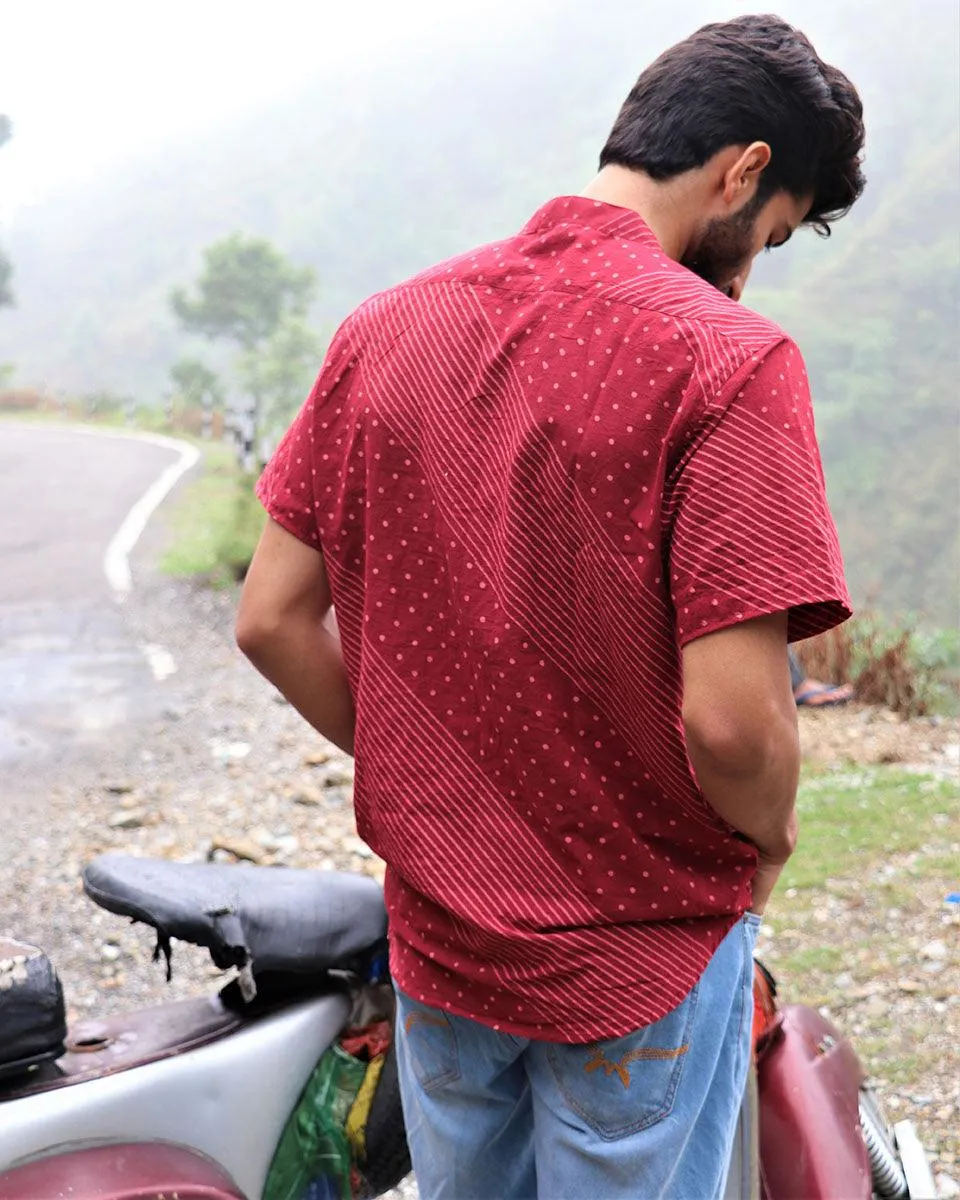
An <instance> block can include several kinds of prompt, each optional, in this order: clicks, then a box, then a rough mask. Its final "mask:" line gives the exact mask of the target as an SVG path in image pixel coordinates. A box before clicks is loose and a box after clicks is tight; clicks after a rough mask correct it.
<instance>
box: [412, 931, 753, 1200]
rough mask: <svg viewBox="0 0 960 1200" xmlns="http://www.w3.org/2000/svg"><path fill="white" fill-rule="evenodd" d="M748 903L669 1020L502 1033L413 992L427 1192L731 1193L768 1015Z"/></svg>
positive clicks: (526, 1196)
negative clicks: (743, 1109)
mask: <svg viewBox="0 0 960 1200" xmlns="http://www.w3.org/2000/svg"><path fill="white" fill-rule="evenodd" d="M759 924H760V918H759V917H757V916H755V915H753V914H752V913H748V914H747V915H746V916H745V917H744V918H743V920H741V921H738V922H737V923H736V925H734V927H733V929H732V930H731V931H730V933H729V934H728V935H727V936H726V938H725V939H724V940H723V942H722V943H721V944H720V946H719V947H718V948H717V950H716V952H715V954H714V955H713V958H712V959H711V960H710V963H709V964H708V966H707V969H706V971H705V972H704V973H703V975H702V976H701V978H700V981H699V983H697V985H696V986H695V987H694V989H693V991H692V992H690V994H689V995H688V996H687V997H686V999H685V1000H683V1001H682V1003H681V1004H680V1005H678V1007H677V1008H675V1009H674V1010H673V1011H672V1012H670V1013H668V1014H667V1015H666V1016H665V1017H663V1018H662V1019H661V1020H659V1021H657V1022H655V1023H654V1024H653V1025H648V1026H646V1027H644V1028H643V1029H640V1030H638V1031H637V1032H636V1033H632V1034H628V1035H627V1036H626V1037H620V1038H611V1039H609V1040H608V1041H603V1042H596V1043H592V1044H590V1045H567V1044H562V1043H556V1042H538V1041H531V1040H529V1039H526V1038H520V1037H514V1036H513V1035H511V1034H505V1033H496V1032H494V1030H492V1029H490V1028H489V1027H488V1026H485V1025H481V1024H479V1023H478V1022H476V1021H470V1020H467V1019H466V1018H464V1017H457V1016H452V1015H450V1014H448V1013H444V1012H441V1011H440V1010H439V1009H435V1008H431V1007H428V1006H427V1005H425V1004H421V1003H419V1002H418V1001H416V1000H412V999H411V998H410V997H409V996H406V995H404V994H402V993H400V992H398V993H397V1059H398V1063H399V1068H400V1089H401V1095H402V1098H403V1111H404V1119H405V1121H406V1125H407V1136H408V1138H409V1141H410V1151H411V1156H412V1158H413V1167H414V1171H415V1172H416V1175H417V1182H418V1184H419V1187H420V1196H421V1200H621V1198H622V1200H627V1198H628V1197H629V1198H630V1200H641V1198H642V1200H654V1198H655V1197H663V1198H667V1197H669V1198H671V1200H715V1198H717V1197H720V1196H722V1195H723V1189H724V1182H725V1179H726V1174H727V1166H728V1163H729V1160H730V1150H731V1145H732V1142H733V1135H734V1129H735V1127H736V1123H737V1116H738V1113H739V1110H740V1104H741V1100H742V1098H743V1093H744V1087H745V1083H746V1074H747V1065H748V1061H749V1055H750V1030H751V1023H752V1015H753V1002H752V986H753V949H754V944H755V942H756V936H757V929H758V928H759Z"/></svg>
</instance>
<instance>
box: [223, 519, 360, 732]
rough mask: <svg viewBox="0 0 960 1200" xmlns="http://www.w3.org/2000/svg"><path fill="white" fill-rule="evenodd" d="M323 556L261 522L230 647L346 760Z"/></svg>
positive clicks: (337, 652) (347, 703) (342, 679)
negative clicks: (236, 647)
mask: <svg viewBox="0 0 960 1200" xmlns="http://www.w3.org/2000/svg"><path fill="white" fill-rule="evenodd" d="M332 606H333V596H332V594H331V592H330V582H329V580H328V578H327V570H326V567H325V566H324V562H323V555H322V554H321V553H320V551H319V549H317V550H314V549H313V548H312V547H310V546H306V545H304V543H303V542H301V541H299V540H298V539H297V538H295V537H294V536H293V534H291V533H287V531H286V530H285V529H284V528H283V527H282V526H281V525H278V524H277V523H276V522H275V521H272V520H268V521H267V525H266V527H265V529H264V531H263V534H262V536H261V538H260V542H259V545H258V546H257V549H256V553H255V554H254V556H253V562H252V563H251V564H250V570H249V571H248V572H247V578H246V581H245V583H244V585H243V593H242V595H241V597H240V608H239V611H238V613H237V629H236V634H237V644H238V645H239V647H240V649H241V650H242V651H243V653H244V654H245V655H246V656H247V658H249V659H250V661H251V662H252V663H253V665H254V666H255V667H256V668H257V670H258V671H259V672H260V673H261V675H264V676H266V678H267V679H269V680H270V682H271V683H272V684H274V685H275V687H277V688H278V689H279V690H280V691H281V692H282V693H283V695H284V696H285V697H286V698H287V699H288V700H289V701H290V703H291V704H292V705H293V706H294V708H295V709H296V710H297V711H298V712H299V713H300V714H301V716H303V717H305V718H306V720H307V721H309V722H310V724H311V725H312V726H313V727H314V729H316V730H317V732H318V733H321V734H322V735H323V736H324V737H325V738H327V739H328V740H329V741H331V742H333V743H334V745H336V746H339V747H340V749H341V750H345V751H346V752H347V753H348V754H352V753H353V733H354V724H355V720H356V714H355V711H354V706H353V697H352V695H351V692H350V685H349V683H348V681H347V671H346V667H345V666H344V662H343V654H342V651H341V648H340V641H339V638H337V637H336V636H335V635H334V634H333V633H331V631H330V629H329V628H328V627H327V620H326V619H327V618H328V616H329V615H330V612H331V608H332Z"/></svg>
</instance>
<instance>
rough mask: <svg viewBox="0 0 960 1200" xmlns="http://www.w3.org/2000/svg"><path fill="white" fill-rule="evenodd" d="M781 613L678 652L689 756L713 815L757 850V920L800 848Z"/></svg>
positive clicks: (793, 720)
mask: <svg viewBox="0 0 960 1200" xmlns="http://www.w3.org/2000/svg"><path fill="white" fill-rule="evenodd" d="M786 646H787V614H786V613H775V614H773V615H771V616H766V617H757V618H755V619H754V620H751V621H744V622H743V623H742V624H739V625H735V626H732V627H731V628H729V629H723V630H720V631H719V632H717V633H711V634H707V635H706V636H705V637H702V638H697V639H696V640H695V641H692V642H690V643H689V644H688V645H687V646H686V647H685V648H684V651H683V689H684V696H683V722H684V729H685V731H686V737H687V752H688V753H689V755H690V761H691V763H692V764H693V769H694V771H695V773H696V776H697V782H698V783H699V785H700V788H701V790H702V792H703V794H704V797H705V798H706V800H707V802H708V803H709V804H710V805H711V807H712V808H713V809H714V810H715V811H716V812H717V813H718V814H719V815H720V816H721V817H723V819H724V820H725V821H727V822H728V823H729V824H730V825H732V826H733V828H734V829H736V830H738V831H739V832H740V833H742V834H743V835H744V836H745V837H747V838H749V839H750V841H752V842H753V843H754V845H755V846H756V847H757V849H758V851H759V854H760V863H759V868H758V871H757V875H756V877H755V879H754V892H753V908H754V911H756V912H762V911H763V907H764V905H765V904H766V902H767V899H768V898H769V896H770V893H771V891H772V890H773V886H774V884H775V883H776V881H777V877H778V876H779V874H780V871H781V870H782V869H783V865H784V863H785V862H786V861H787V859H788V858H789V857H790V855H791V854H792V853H793V849H794V846H795V845H796V840H797V822H796V815H795V813H794V803H795V800H796V792H797V779H798V776H799V770H800V745H799V738H798V733H797V710H796V704H795V702H794V699H793V692H792V690H791V687H790V673H789V669H788V665H787V652H786Z"/></svg>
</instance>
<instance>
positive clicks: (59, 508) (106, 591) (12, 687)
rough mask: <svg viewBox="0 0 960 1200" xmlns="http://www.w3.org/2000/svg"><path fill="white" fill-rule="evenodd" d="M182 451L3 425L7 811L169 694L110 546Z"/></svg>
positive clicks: (0, 626)
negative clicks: (108, 570)
mask: <svg viewBox="0 0 960 1200" xmlns="http://www.w3.org/2000/svg"><path fill="white" fill-rule="evenodd" d="M175 458H176V455H175V453H174V452H173V451H171V450H169V449H167V448H165V447H161V446H157V445H154V444H151V443H147V442H141V441H137V440H134V439H132V438H125V437H118V436H110V435H101V434H90V433H81V432H79V431H73V430H71V429H68V428H63V427H52V426H40V425H38V426H35V427H33V426H31V427H28V426H19V425H13V424H7V423H0V813H2V810H3V809H6V812H5V813H4V814H3V815H5V816H6V817H7V818H9V817H10V816H11V815H12V813H11V806H12V805H13V804H14V803H15V800H16V795H17V793H18V792H20V791H21V790H29V789H21V788H18V786H17V785H18V780H19V781H25V780H26V778H27V777H28V776H33V775H35V774H37V773H40V774H46V773H47V772H48V771H49V770H50V769H51V768H52V767H54V766H57V765H63V764H65V763H67V762H69V759H70V757H71V755H73V754H75V753H77V752H78V751H83V750H86V751H94V752H95V751H96V748H97V746H98V745H99V744H102V743H104V742H106V741H108V740H109V739H110V738H111V737H113V736H117V734H118V732H119V731H122V729H123V727H124V726H125V725H127V724H129V723H130V722H136V721H137V720H139V719H140V718H142V717H144V716H148V715H149V714H150V712H151V710H152V709H153V708H154V705H155V703H156V702H157V695H158V689H157V688H156V686H155V681H154V678H153V674H152V672H151V669H150V666H149V662H148V659H147V657H146V655H145V653H144V650H143V647H142V645H140V644H138V642H137V640H136V637H135V635H134V634H133V632H132V631H131V629H130V627H129V625H128V623H127V622H126V621H125V619H124V611H123V605H122V604H121V603H120V602H118V600H117V598H116V597H115V595H114V594H113V592H112V590H111V587H110V584H109V583H108V580H107V576H106V574H105V572H104V556H105V554H106V551H107V548H108V546H109V544H110V542H111V539H112V538H113V537H114V535H115V534H116V533H117V531H118V529H119V528H120V526H121V524H122V522H123V520H124V518H125V517H126V515H127V513H128V512H129V510H130V508H131V507H132V506H133V504H134V503H135V502H136V501H137V500H138V499H139V498H140V496H141V495H142V494H143V493H144V492H145V491H146V489H147V488H148V487H149V486H150V484H151V483H152V482H153V481H154V479H155V478H156V477H157V476H158V475H159V474H160V473H161V472H162V471H163V470H164V468H166V467H167V466H168V465H169V464H170V463H171V462H172V461H174V459H175Z"/></svg>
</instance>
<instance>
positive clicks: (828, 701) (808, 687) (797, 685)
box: [788, 647, 853, 708]
mask: <svg viewBox="0 0 960 1200" xmlns="http://www.w3.org/2000/svg"><path fill="white" fill-rule="evenodd" d="M788 655H789V660H790V685H791V687H792V688H793V698H794V700H795V701H796V704H797V707H798V708H804V707H807V708H836V707H837V706H838V705H841V704H849V703H850V701H851V700H852V699H853V688H852V687H851V686H850V684H849V683H823V682H822V681H821V680H819V679H810V678H809V677H808V676H807V674H806V672H805V671H804V669H803V667H801V665H800V660H799V658H797V655H796V652H795V651H794V650H793V648H792V647H791V648H790V650H789V651H788Z"/></svg>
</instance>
